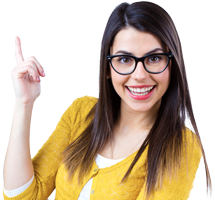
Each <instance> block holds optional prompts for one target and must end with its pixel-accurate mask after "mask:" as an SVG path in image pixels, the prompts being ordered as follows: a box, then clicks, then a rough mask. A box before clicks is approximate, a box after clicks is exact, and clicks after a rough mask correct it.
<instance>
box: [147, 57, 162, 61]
mask: <svg viewBox="0 0 215 200" xmlns="http://www.w3.org/2000/svg"><path fill="white" fill-rule="evenodd" d="M161 59H162V58H161V57H159V56H149V57H148V58H147V63H157V62H160V60H161Z"/></svg>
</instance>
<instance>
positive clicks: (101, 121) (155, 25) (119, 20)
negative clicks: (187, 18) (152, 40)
mask: <svg viewBox="0 0 215 200" xmlns="http://www.w3.org/2000/svg"><path fill="white" fill-rule="evenodd" d="M128 26H129V27H133V28H135V29H137V30H139V31H142V32H148V33H151V34H153V35H155V36H157V37H158V38H160V40H161V41H162V43H164V44H165V45H166V46H167V47H168V48H169V50H170V52H172V53H173V55H174V58H173V59H172V66H171V80H170V84H169V87H168V89H167V91H166V93H165V94H164V96H163V97H162V103H161V106H160V109H159V111H158V116H157V119H156V121H155V123H154V125H153V127H152V129H151V130H150V132H149V134H148V136H147V138H146V139H145V141H144V142H143V144H142V146H141V147H140V149H139V151H138V153H137V154H136V157H135V158H134V160H133V162H132V164H131V165H130V167H129V169H128V171H127V172H126V174H125V175H124V177H123V179H122V182H123V181H126V179H127V178H128V176H129V174H130V172H131V170H132V168H133V167H134V165H135V163H136V162H137V160H138V159H139V158H140V156H141V155H142V153H143V151H144V150H145V148H146V146H147V145H149V148H148V155H147V161H148V163H147V165H148V166H147V170H148V171H147V180H146V189H147V196H149V194H150V193H151V192H152V190H153V189H155V188H156V185H157V183H158V182H159V180H162V176H163V173H162V172H164V170H165V169H167V166H168V170H170V169H175V168H178V167H179V166H180V160H181V151H182V145H183V144H182V132H183V131H184V130H185V118H186V116H187V117H188V118H189V119H190V121H191V124H192V126H193V129H194V131H195V133H196V136H197V139H198V142H199V144H200V147H201V151H202V154H203V157H204V163H205V169H206V177H207V188H208V187H210V189H211V179H210V173H209V170H208V165H207V162H206V158H205V153H204V149H203V146H202V143H201V139H200V136H199V132H198V129H197V126H196V122H195V118H194V115H193V110H192V105H191V99H190V94H189V89H188V84H187V78H186V72H185V66H184V60H183V55H182V49H181V43H180V40H179V36H178V34H177V31H176V28H175V25H174V23H173V21H172V19H171V17H170V16H169V15H168V13H167V12H166V11H165V10H164V9H163V8H161V7H160V6H158V5H156V4H154V3H150V2H136V3H132V4H130V5H129V4H128V3H122V4H120V5H119V6H117V7H116V8H115V9H114V11H113V12H112V14H111V16H110V18H109V20H108V22H107V25H106V28H105V31H104V35H103V39H102V46H101V55H100V76H99V98H98V102H97V103H96V104H95V106H94V107H93V108H92V110H91V111H90V112H89V114H88V115H87V117H86V120H89V119H92V120H91V121H90V123H89V125H88V126H87V128H86V129H85V130H84V131H83V132H82V134H81V135H80V136H79V137H78V138H76V139H75V140H74V141H73V142H72V143H71V144H70V145H69V146H68V147H67V149H66V150H65V151H64V152H63V160H62V163H64V164H65V166H66V168H67V169H68V173H69V178H72V176H73V174H74V172H75V171H76V170H77V169H78V168H80V171H81V173H79V176H78V177H79V182H80V181H81V180H82V178H83V176H84V175H85V174H87V173H88V172H89V171H90V169H91V167H92V164H93V162H94V159H95V156H96V154H97V153H98V152H99V151H100V150H102V149H103V147H104V145H105V143H106V141H107V140H110V141H113V128H114V125H115V122H116V120H117V116H118V114H119V111H120V101H121V100H120V97H119V96H118V94H117V93H116V91H115V89H114V88H113V85H112V82H111V79H108V80H107V75H108V74H109V72H110V71H109V70H110V69H109V64H108V61H107V59H106V56H107V55H108V54H110V47H111V46H112V44H113V40H114V37H115V36H116V34H117V33H118V32H119V31H120V30H122V29H125V28H126V27H128ZM169 166H170V167H169ZM170 172H173V171H171V170H170Z"/></svg>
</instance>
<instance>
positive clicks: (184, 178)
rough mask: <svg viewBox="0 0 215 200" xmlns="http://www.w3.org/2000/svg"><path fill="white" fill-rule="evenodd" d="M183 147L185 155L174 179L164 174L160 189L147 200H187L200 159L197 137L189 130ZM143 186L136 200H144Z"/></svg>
mask: <svg viewBox="0 0 215 200" xmlns="http://www.w3.org/2000/svg"><path fill="white" fill-rule="evenodd" d="M186 133H187V134H186V137H187V139H186V142H185V146H186V147H187V149H186V152H187V153H186V154H185V155H184V156H183V158H182V162H181V166H180V169H179V171H178V173H177V176H176V177H173V178H170V177H169V176H168V175H166V174H165V176H164V179H163V184H162V188H160V189H158V190H155V191H153V192H152V194H151V195H150V197H149V200H152V199H153V200H163V199H165V200H172V199H174V200H187V199H188V198H189V196H190V192H191V190H192V188H193V183H194V179H195V176H196V172H197V169H198V167H199V163H200V160H201V157H202V152H201V149H200V146H199V144H198V140H197V137H196V135H195V134H194V133H192V132H191V131H190V130H187V131H186ZM144 191H145V184H144V185H143V187H142V189H141V192H140V193H139V196H138V198H137V200H145V199H146V198H145V196H144Z"/></svg>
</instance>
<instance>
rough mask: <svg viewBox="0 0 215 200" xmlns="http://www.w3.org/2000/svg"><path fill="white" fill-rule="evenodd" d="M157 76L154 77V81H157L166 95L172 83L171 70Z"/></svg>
mask: <svg viewBox="0 0 215 200" xmlns="http://www.w3.org/2000/svg"><path fill="white" fill-rule="evenodd" d="M157 75H158V76H156V75H154V80H156V82H157V83H158V86H160V89H161V90H162V92H164V93H165V92H166V90H167V88H168V86H169V82H170V70H169V68H167V69H166V70H165V71H164V72H162V73H160V74H157Z"/></svg>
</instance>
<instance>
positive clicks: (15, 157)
mask: <svg viewBox="0 0 215 200" xmlns="http://www.w3.org/2000/svg"><path fill="white" fill-rule="evenodd" d="M15 56H16V60H17V66H16V67H15V68H14V69H13V70H12V73H11V76H12V80H13V86H14V91H15V95H16V101H15V108H14V115H13V122H12V127H11V133H10V139H9V144H8V148H7V153H6V157H5V163H4V187H5V189H6V190H14V189H17V188H19V187H21V186H23V185H24V184H26V183H27V182H28V181H29V180H30V179H31V178H32V176H33V174H34V168H33V164H32V160H31V155H30V146H29V135H30V123H31V115H32V109H33V105H34V101H35V100H36V98H37V97H38V96H39V95H40V78H39V77H40V76H45V74H43V72H44V70H43V68H42V66H41V65H40V64H39V62H38V61H37V60H36V58H34V57H30V58H28V59H26V60H24V58H23V55H22V50H21V42H20V39H19V37H16V38H15Z"/></svg>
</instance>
